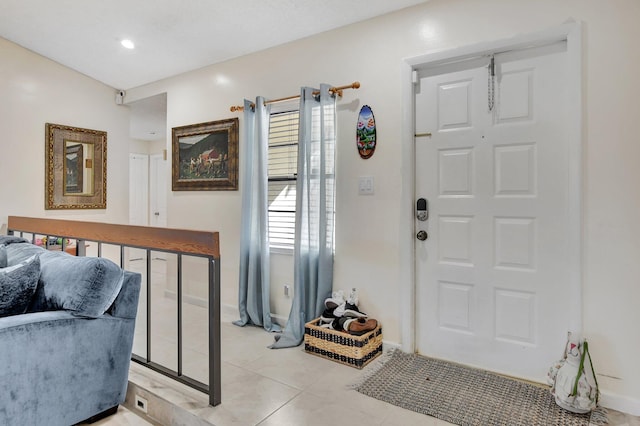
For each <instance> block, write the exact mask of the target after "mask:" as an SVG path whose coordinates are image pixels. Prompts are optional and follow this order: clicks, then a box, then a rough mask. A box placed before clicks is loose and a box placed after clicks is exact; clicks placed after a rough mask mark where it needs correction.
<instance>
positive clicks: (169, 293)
mask: <svg viewBox="0 0 640 426" xmlns="http://www.w3.org/2000/svg"><path fill="white" fill-rule="evenodd" d="M164 297H166V298H167V299H171V300H176V298H177V295H176V292H175V291H173V290H165V291H164ZM182 300H183V301H184V302H185V303H188V304H190V305H195V306H200V307H201V308H207V307H208V306H209V302H207V300H206V299H203V298H201V297H196V296H190V295H188V294H183V295H182Z"/></svg>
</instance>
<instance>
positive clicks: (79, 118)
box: [0, 38, 129, 223]
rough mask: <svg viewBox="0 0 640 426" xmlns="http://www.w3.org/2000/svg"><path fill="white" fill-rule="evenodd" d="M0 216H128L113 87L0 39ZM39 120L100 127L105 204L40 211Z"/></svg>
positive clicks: (125, 140) (124, 140) (124, 111)
mask: <svg viewBox="0 0 640 426" xmlns="http://www.w3.org/2000/svg"><path fill="white" fill-rule="evenodd" d="M0 93H1V94H2V102H0V171H1V172H2V183H1V184H0V199H1V200H2V203H0V223H6V222H7V216H9V215H12V216H34V217H51V218H66V219H80V220H88V221H102V222H111V223H127V221H128V204H129V196H128V184H129V182H128V180H129V178H128V176H129V165H128V164H129V136H128V132H129V112H128V108H127V107H123V106H118V105H116V104H115V101H114V99H115V97H114V94H115V91H114V89H113V88H111V87H108V86H106V85H104V84H101V83H98V82H97V81H95V80H93V79H90V78H88V77H86V76H84V75H82V74H79V73H77V72H75V71H72V70H70V69H69V68H66V67H63V66H61V65H59V64H57V63H55V62H53V61H50V60H48V59H45V58H43V57H42V56H39V55H37V54H34V53H33V52H30V51H28V50H26V49H23V48H22V47H19V46H17V45H15V44H13V43H11V42H9V41H7V40H5V39H2V38H0ZM45 123H56V124H63V125H69V126H74V127H82V128H88V129H95V130H103V131H106V132H107V209H106V210H73V211H64V210H45V209H44V204H45V203H44V188H45V182H44V177H45V160H44V159H45Z"/></svg>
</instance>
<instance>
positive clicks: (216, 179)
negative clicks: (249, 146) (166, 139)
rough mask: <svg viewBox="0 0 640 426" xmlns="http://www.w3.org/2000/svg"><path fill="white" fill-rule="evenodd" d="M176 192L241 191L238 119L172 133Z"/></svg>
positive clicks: (177, 130)
mask: <svg viewBox="0 0 640 426" xmlns="http://www.w3.org/2000/svg"><path fill="white" fill-rule="evenodd" d="M171 139H172V141H171V144H172V151H171V153H172V155H171V166H172V167H171V189H172V190H173V191H236V190H238V119H237V118H231V119H226V120H218V121H209V122H206V123H199V124H192V125H188V126H181V127H174V128H173V129H172V130H171Z"/></svg>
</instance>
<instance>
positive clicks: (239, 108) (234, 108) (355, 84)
mask: <svg viewBox="0 0 640 426" xmlns="http://www.w3.org/2000/svg"><path fill="white" fill-rule="evenodd" d="M359 88H360V82H359V81H354V82H353V83H351V84H347V85H346V86H339V87H332V88H330V89H329V92H331V93H332V94H334V95H335V94H337V95H338V96H340V97H342V91H343V90H344V89H359ZM319 93H320V92H317V91H316V92H313V95H314V96H315V95H318V94H319ZM299 97H300V95H295V96H287V97H286V98H280V99H273V100H269V101H265V102H264V103H265V105H266V104H273V103H276V102H283V101H288V100H291V99H298V98H299ZM251 106H252V107H253V106H255V104H253V103H252V104H251ZM229 109H230V110H231V112H236V111H244V106H242V105H234V106H232V107H231V108H229Z"/></svg>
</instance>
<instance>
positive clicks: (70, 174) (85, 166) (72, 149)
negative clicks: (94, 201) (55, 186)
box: [63, 140, 94, 195]
mask: <svg viewBox="0 0 640 426" xmlns="http://www.w3.org/2000/svg"><path fill="white" fill-rule="evenodd" d="M93 150H94V147H93V144H92V143H79V142H76V141H69V140H65V141H64V152H65V157H66V158H65V160H64V173H63V176H64V195H93Z"/></svg>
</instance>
